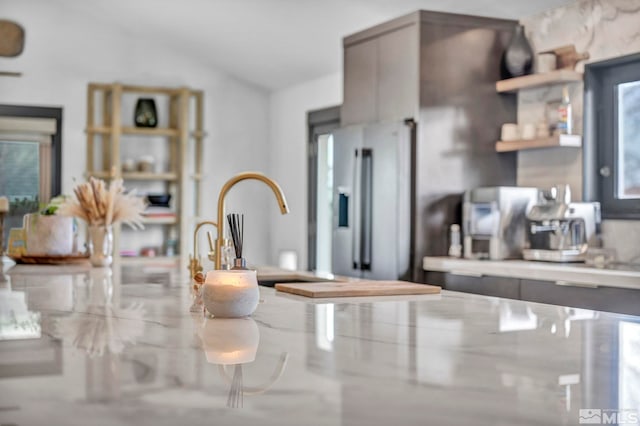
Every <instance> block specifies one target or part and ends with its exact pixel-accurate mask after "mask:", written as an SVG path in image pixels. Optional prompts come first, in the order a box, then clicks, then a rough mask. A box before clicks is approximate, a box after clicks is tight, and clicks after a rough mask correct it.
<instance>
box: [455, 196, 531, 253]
mask: <svg viewBox="0 0 640 426" xmlns="http://www.w3.org/2000/svg"><path fill="white" fill-rule="evenodd" d="M538 193H539V190H538V188H525V187H512V186H494V187H485V188H476V189H472V190H470V191H467V192H466V193H465V195H464V203H463V206H462V228H463V233H464V244H463V246H464V257H465V258H466V259H490V260H503V259H521V258H522V249H523V248H524V246H525V241H526V235H525V229H524V223H525V219H526V214H527V212H528V211H529V209H531V207H533V205H535V204H536V202H537V201H538Z"/></svg>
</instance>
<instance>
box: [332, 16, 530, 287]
mask: <svg viewBox="0 0 640 426" xmlns="http://www.w3.org/2000/svg"><path fill="white" fill-rule="evenodd" d="M516 25H517V22H516V21H510V20H501V19H491V18H482V17H475V16H466V15H455V14H446V13H437V12H428V11H418V12H415V13H412V14H409V15H406V16H403V17H400V18H397V19H394V20H392V21H389V22H386V23H384V24H381V25H378V26H376V27H373V28H370V29H367V30H364V31H361V32H359V33H356V34H353V35H350V36H348V37H346V38H344V40H343V47H344V93H343V105H342V110H341V125H342V126H343V127H347V126H353V125H365V124H370V123H376V122H385V121H401V120H411V121H412V122H413V123H415V127H414V133H415V135H414V141H413V146H412V163H413V164H412V225H411V228H412V231H411V236H412V238H411V240H412V241H407V242H406V244H410V246H411V249H410V250H411V253H412V267H411V269H412V270H411V271H409V272H408V274H407V276H406V277H408V278H412V279H414V280H418V279H421V277H422V268H421V265H422V258H423V257H424V256H427V255H444V254H446V252H447V247H448V229H449V226H450V225H451V224H453V223H460V221H461V218H460V205H461V197H462V194H463V193H464V191H466V190H468V189H472V188H476V187H480V186H493V185H513V184H515V181H516V162H515V156H514V155H513V154H512V153H506V154H505V153H501V154H498V153H496V151H495V141H496V140H497V139H496V138H497V137H498V135H499V129H500V126H501V125H502V124H503V123H508V122H515V120H516V100H515V97H514V96H511V95H500V94H497V93H496V92H495V82H496V81H497V80H500V78H501V75H500V61H501V56H502V53H503V52H504V50H505V48H506V47H507V44H508V42H509V40H510V37H511V34H512V32H513V31H514V29H515V27H516Z"/></svg>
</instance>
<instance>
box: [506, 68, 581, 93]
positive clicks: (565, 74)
mask: <svg viewBox="0 0 640 426" xmlns="http://www.w3.org/2000/svg"><path fill="white" fill-rule="evenodd" d="M582 79H583V75H582V73H580V72H577V71H573V70H569V69H560V70H554V71H550V72H547V73H543V74H530V75H525V76H522V77H515V78H509V79H507V80H500V81H498V82H496V91H497V92H499V93H515V92H517V91H518V90H522V89H533V88H535V87H542V86H550V85H555V84H563V83H576V82H580V81H582Z"/></svg>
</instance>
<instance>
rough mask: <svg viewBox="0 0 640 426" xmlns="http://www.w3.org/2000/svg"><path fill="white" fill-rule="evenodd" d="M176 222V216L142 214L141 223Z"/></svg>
mask: <svg viewBox="0 0 640 426" xmlns="http://www.w3.org/2000/svg"><path fill="white" fill-rule="evenodd" d="M177 222H178V217H177V216H175V215H174V216H144V215H143V217H142V223H144V224H145V225H174V224H176V223H177Z"/></svg>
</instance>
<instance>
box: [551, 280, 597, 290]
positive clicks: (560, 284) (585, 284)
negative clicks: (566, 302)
mask: <svg viewBox="0 0 640 426" xmlns="http://www.w3.org/2000/svg"><path fill="white" fill-rule="evenodd" d="M556 285H559V286H562V287H584V288H598V284H588V283H572V282H569V281H562V280H560V281H556Z"/></svg>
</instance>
